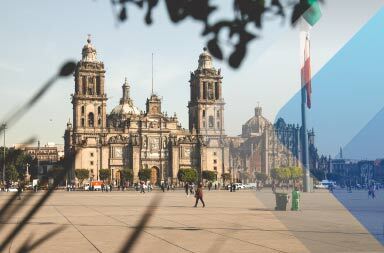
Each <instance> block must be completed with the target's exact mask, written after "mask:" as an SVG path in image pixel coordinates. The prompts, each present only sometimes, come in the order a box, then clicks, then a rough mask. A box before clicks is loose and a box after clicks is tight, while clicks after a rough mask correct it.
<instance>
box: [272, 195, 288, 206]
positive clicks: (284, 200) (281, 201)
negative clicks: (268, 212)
mask: <svg viewBox="0 0 384 253" xmlns="http://www.w3.org/2000/svg"><path fill="white" fill-rule="evenodd" d="M275 197H276V207H275V210H277V211H286V210H287V204H288V193H281V192H276V193H275Z"/></svg>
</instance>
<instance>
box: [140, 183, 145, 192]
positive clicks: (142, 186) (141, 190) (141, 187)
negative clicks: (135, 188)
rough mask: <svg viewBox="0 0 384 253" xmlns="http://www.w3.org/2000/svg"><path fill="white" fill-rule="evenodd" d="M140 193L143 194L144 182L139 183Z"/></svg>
mask: <svg viewBox="0 0 384 253" xmlns="http://www.w3.org/2000/svg"><path fill="white" fill-rule="evenodd" d="M140 193H145V190H144V181H140Z"/></svg>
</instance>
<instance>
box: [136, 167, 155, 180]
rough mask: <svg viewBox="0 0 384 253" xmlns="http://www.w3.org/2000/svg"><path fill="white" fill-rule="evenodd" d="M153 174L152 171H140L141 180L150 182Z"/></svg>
mask: <svg viewBox="0 0 384 253" xmlns="http://www.w3.org/2000/svg"><path fill="white" fill-rule="evenodd" d="M151 172H152V171H151V169H142V170H139V175H138V176H139V179H140V180H143V181H148V180H149V179H150V178H151Z"/></svg>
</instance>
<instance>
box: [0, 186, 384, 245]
mask: <svg viewBox="0 0 384 253" xmlns="http://www.w3.org/2000/svg"><path fill="white" fill-rule="evenodd" d="M42 194H43V193H36V194H34V195H32V196H31V198H30V201H29V202H28V206H25V207H24V208H21V209H20V212H16V213H14V215H13V217H11V218H9V219H7V220H6V221H4V220H3V221H2V224H1V227H0V228H1V231H2V232H1V233H0V240H2V239H3V238H4V237H5V235H6V234H7V233H8V232H9V231H10V230H11V229H12V228H13V227H15V225H16V223H17V222H18V221H19V220H20V219H21V218H22V217H23V215H25V213H26V211H27V210H28V208H30V207H31V205H32V204H33V203H35V202H36V201H37V200H38V198H40V197H41V196H42ZM156 196H161V197H162V200H161V202H160V204H159V206H158V207H155V208H154V209H153V212H154V213H153V216H152V217H151V219H150V221H149V223H148V224H147V226H146V227H145V229H144V230H143V233H142V235H141V237H140V238H139V239H138V241H137V242H136V245H135V246H134V250H133V251H132V252H154V251H155V252H353V251H355V252H383V250H384V249H383V247H382V245H381V244H380V243H378V242H377V240H375V239H374V238H373V237H372V236H371V235H370V234H369V233H368V232H367V231H366V229H365V228H364V227H363V226H362V225H361V224H360V223H359V222H358V221H357V220H356V219H354V217H353V216H352V215H350V214H349V213H348V211H346V210H345V208H343V206H342V205H340V204H339V202H338V201H337V200H335V199H334V198H332V196H328V195H326V194H319V193H315V194H311V195H306V194H303V202H304V203H305V204H303V211H301V212H290V211H289V212H276V211H274V210H273V207H274V196H273V195H272V194H271V193H270V192H269V191H267V190H266V191H262V192H257V193H255V192H254V191H238V192H235V193H230V192H227V191H211V192H208V191H206V192H205V196H204V198H205V202H206V204H207V206H206V208H202V207H201V206H199V207H198V208H193V207H192V206H193V204H194V198H193V197H189V198H187V197H186V196H185V194H184V193H183V191H174V192H165V193H156V192H152V193H146V194H143V195H140V194H139V193H137V192H132V191H131V192H111V193H101V192H55V193H54V194H53V195H52V196H51V197H50V199H49V200H48V201H47V203H46V204H45V205H44V206H43V207H42V208H41V209H40V210H39V212H38V213H37V214H36V215H35V216H34V217H33V219H31V221H30V223H29V224H28V225H27V226H26V228H25V229H24V230H23V231H22V232H21V233H19V235H18V236H17V237H16V238H15V239H14V240H13V242H12V244H10V245H8V247H7V250H6V251H5V252H17V249H18V248H19V247H20V245H22V243H23V242H24V241H25V240H26V239H28V238H29V237H30V236H33V238H35V239H37V238H40V237H47V236H48V235H49V234H50V233H52V231H54V229H58V228H61V229H63V230H61V231H60V232H59V233H58V234H56V235H54V236H52V238H49V239H48V240H45V241H44V243H43V244H42V245H40V247H39V248H38V249H36V250H34V251H32V252H71V251H72V252H118V250H119V249H120V248H121V246H122V245H123V243H124V242H126V240H127V238H129V236H130V235H131V234H132V233H133V231H134V229H135V227H136V225H137V224H138V222H139V220H140V218H141V215H142V214H143V212H144V211H145V210H146V207H147V205H149V204H150V201H151V199H152V198H154V197H156ZM9 197H10V194H8V193H2V194H0V205H1V204H2V203H4V202H5V201H6V200H7V199H8V198H9ZM321 201H326V202H327V204H326V205H325V207H324V208H323V206H322V205H321V204H320V205H319V204H318V202H321Z"/></svg>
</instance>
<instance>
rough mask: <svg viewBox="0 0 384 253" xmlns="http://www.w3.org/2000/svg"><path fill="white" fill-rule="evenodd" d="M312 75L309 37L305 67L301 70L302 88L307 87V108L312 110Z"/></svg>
mask: <svg viewBox="0 0 384 253" xmlns="http://www.w3.org/2000/svg"><path fill="white" fill-rule="evenodd" d="M311 79H312V74H311V57H310V49H309V38H308V36H307V37H306V38H305V46H304V66H302V69H301V85H302V87H303V86H304V85H305V90H306V95H307V96H306V102H307V107H308V108H311V94H312V83H311V82H312V81H311Z"/></svg>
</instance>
